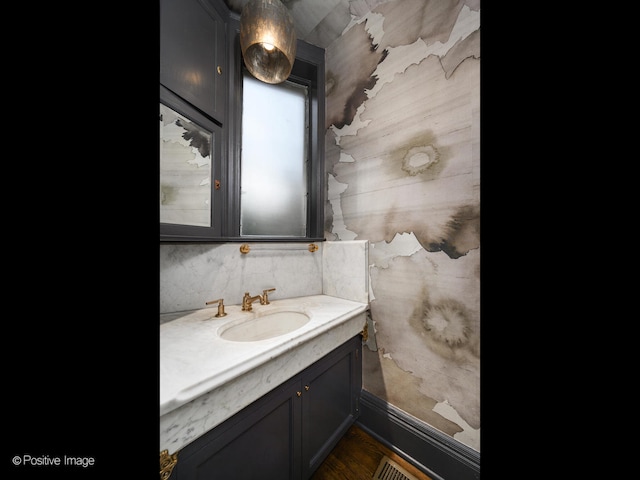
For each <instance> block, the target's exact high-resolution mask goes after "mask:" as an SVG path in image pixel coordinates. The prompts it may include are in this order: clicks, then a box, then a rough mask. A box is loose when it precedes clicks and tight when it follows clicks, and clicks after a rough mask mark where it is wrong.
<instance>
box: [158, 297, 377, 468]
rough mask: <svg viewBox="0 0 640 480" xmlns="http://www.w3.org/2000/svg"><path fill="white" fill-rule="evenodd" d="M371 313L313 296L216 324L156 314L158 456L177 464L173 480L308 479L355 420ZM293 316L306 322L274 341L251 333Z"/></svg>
mask: <svg viewBox="0 0 640 480" xmlns="http://www.w3.org/2000/svg"><path fill="white" fill-rule="evenodd" d="M367 309H368V304H367V303H361V302H355V301H351V300H345V299H341V298H337V297H332V296H329V295H312V296H306V297H297V298H288V299H280V300H275V301H271V303H270V304H268V305H260V304H259V303H255V304H254V306H253V311H251V312H246V311H242V310H241V306H240V305H231V306H227V307H225V313H226V315H225V316H222V317H216V316H215V315H216V313H217V312H218V311H219V310H218V309H217V308H205V309H201V310H195V311H190V312H178V313H171V314H163V315H161V325H160V331H161V334H160V450H161V452H162V451H164V450H166V453H165V456H166V459H167V463H172V464H175V465H174V466H173V467H172V470H171V469H169V471H170V472H171V473H170V477H171V478H172V479H181V480H184V479H194V478H277V479H308V478H309V477H310V476H311V474H312V473H313V472H314V471H315V470H316V469H317V468H318V466H319V465H320V464H321V463H322V461H323V460H324V459H325V458H326V456H327V455H328V454H329V452H330V451H331V449H332V448H333V447H334V446H335V444H336V443H337V442H338V440H339V439H340V438H341V437H342V435H343V434H344V433H345V432H346V430H347V429H348V428H349V427H350V426H351V425H352V424H353V422H354V421H355V419H356V418H357V416H358V414H359V399H360V392H361V389H362V351H361V348H362V338H361V332H362V331H363V329H364V327H365V325H366V311H367ZM293 313H295V314H296V318H297V317H299V316H300V315H305V316H307V317H308V320H307V321H305V322H303V323H302V324H295V325H294V324H292V327H291V328H292V330H291V331H286V330H287V329H286V328H285V333H282V330H277V329H276V330H273V335H274V336H270V335H271V334H270V333H269V331H270V330H269V329H263V330H259V329H258V328H257V325H259V322H260V321H261V320H265V321H268V319H269V318H275V319H277V320H278V321H281V320H282V321H283V322H284V323H286V322H287V321H288V318H287V315H289V314H293ZM244 325H250V326H251V328H247V329H245V330H246V331H243V329H244ZM231 329H233V330H234V335H232V336H229V335H226V334H225V332H229V331H230V330H231ZM256 331H259V332H260V334H259V335H257V334H255V333H252V332H256ZM256 335H257V336H256ZM228 338H233V339H234V340H229V339H228ZM256 338H257V339H256ZM167 478H168V477H167Z"/></svg>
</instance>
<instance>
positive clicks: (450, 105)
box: [325, 0, 480, 451]
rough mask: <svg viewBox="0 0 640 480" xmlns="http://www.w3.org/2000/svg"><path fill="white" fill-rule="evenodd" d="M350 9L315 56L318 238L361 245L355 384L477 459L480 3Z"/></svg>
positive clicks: (416, 0)
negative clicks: (319, 127)
mask: <svg viewBox="0 0 640 480" xmlns="http://www.w3.org/2000/svg"><path fill="white" fill-rule="evenodd" d="M350 5H351V9H350V14H351V18H352V21H351V22H350V23H349V25H348V26H347V27H346V28H345V29H344V31H343V32H342V35H341V36H340V37H339V38H338V39H337V40H335V41H333V42H332V43H331V44H330V45H329V46H328V47H327V48H326V69H327V71H326V86H327V87H326V88H327V91H326V95H327V98H326V108H327V115H326V118H327V125H326V126H327V130H326V136H325V148H326V160H325V161H326V172H327V204H326V208H325V217H326V218H325V235H326V238H327V239H328V240H333V241H351V240H368V241H369V272H370V300H371V320H372V322H373V325H374V327H375V328H374V332H373V335H371V333H372V332H371V331H370V340H369V342H368V349H365V355H364V361H365V366H364V378H363V386H364V388H365V390H367V391H369V392H371V393H373V394H375V395H377V396H379V397H381V398H383V399H385V400H387V401H389V402H390V403H391V404H393V405H395V406H396V407H398V408H400V409H402V410H404V411H405V412H407V413H409V414H411V415H413V416H415V417H416V418H418V419H420V420H421V421H423V422H425V423H427V424H429V425H431V426H432V427H435V428H437V429H438V430H440V431H442V432H444V433H446V434H449V435H451V436H452V437H453V438H455V439H457V440H459V441H460V442H462V443H464V444H466V445H468V446H469V447H471V448H474V449H475V450H477V451H480V2H479V1H453V0H438V1H425V0H387V1H384V0H368V1H366V0H362V1H357V2H354V1H352V2H350Z"/></svg>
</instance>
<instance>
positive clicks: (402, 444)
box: [356, 390, 480, 480]
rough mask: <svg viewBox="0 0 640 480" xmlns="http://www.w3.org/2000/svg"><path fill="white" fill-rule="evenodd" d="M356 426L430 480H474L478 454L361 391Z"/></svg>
mask: <svg viewBox="0 0 640 480" xmlns="http://www.w3.org/2000/svg"><path fill="white" fill-rule="evenodd" d="M356 425H358V427H360V428H362V429H363V430H364V431H366V432H367V433H368V434H369V435H371V436H373V437H374V438H375V439H376V440H378V441H380V442H381V443H383V444H384V445H385V446H387V447H388V448H390V449H391V450H393V451H394V452H395V453H397V454H398V455H400V456H402V457H404V458H405V459H406V460H407V461H409V462H410V463H412V464H413V465H415V466H416V467H417V468H418V469H420V470H422V471H423V472H424V473H426V474H427V475H428V476H430V477H431V478H432V479H433V480H477V479H479V478H480V453H479V452H477V451H476V450H474V449H472V448H470V447H468V446H466V445H464V444H462V443H460V442H458V441H456V440H454V439H453V438H452V437H450V436H448V435H445V434H444V433H442V432H440V431H438V430H436V429H434V428H432V427H429V426H428V425H426V424H423V423H420V422H418V421H417V420H416V419H415V418H414V417H412V416H410V415H407V414H406V413H405V412H403V411H402V410H400V409H398V408H396V407H394V406H393V405H391V404H389V403H388V402H386V401H384V400H382V399H380V398H379V397H376V396H375V395H373V394H371V393H369V392H367V391H365V390H363V391H362V395H361V398H360V416H359V417H358V420H357V421H356Z"/></svg>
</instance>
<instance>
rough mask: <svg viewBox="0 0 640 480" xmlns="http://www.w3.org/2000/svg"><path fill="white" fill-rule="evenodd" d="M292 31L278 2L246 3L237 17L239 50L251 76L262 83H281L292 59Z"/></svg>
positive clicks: (285, 12) (294, 47)
mask: <svg viewBox="0 0 640 480" xmlns="http://www.w3.org/2000/svg"><path fill="white" fill-rule="evenodd" d="M296 41H297V37H296V30H295V28H294V26H293V19H292V18H291V14H290V13H289V10H287V7H285V6H284V5H283V4H282V2H281V1H280V0H249V1H248V2H247V3H246V4H245V6H244V7H243V8H242V13H241V14H240V49H241V50H242V56H243V58H244V64H245V65H246V66H247V69H248V70H249V72H251V74H252V75H253V76H254V77H256V78H257V79H258V80H261V81H263V82H266V83H272V84H274V83H282V82H284V81H285V80H286V79H287V78H289V75H290V74H291V69H292V68H293V62H294V61H295V59H296Z"/></svg>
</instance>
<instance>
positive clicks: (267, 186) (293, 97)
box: [240, 72, 309, 237]
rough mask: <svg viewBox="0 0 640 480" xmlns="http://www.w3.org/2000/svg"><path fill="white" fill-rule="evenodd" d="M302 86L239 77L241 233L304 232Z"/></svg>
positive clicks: (305, 128) (304, 110)
mask: <svg viewBox="0 0 640 480" xmlns="http://www.w3.org/2000/svg"><path fill="white" fill-rule="evenodd" d="M307 99H308V92H307V87H305V86H302V85H298V84H295V83H292V82H289V81H286V82H284V83H280V84H277V85H272V84H267V83H264V82H261V81H259V80H256V79H255V78H254V77H252V76H251V75H250V74H248V73H246V72H245V73H244V77H243V105H242V157H241V175H242V179H241V182H240V183H241V185H242V186H241V196H240V212H241V214H240V233H241V235H242V236H251V235H255V236H285V237H304V236H306V232H307V193H308V191H307V190H308V181H307V148H308V147H307V137H308V134H307V131H308V125H307V123H308V122H307V119H308V113H307V112H308V108H309V107H308V100H307Z"/></svg>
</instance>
